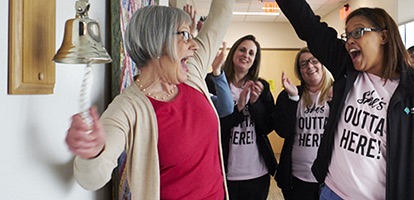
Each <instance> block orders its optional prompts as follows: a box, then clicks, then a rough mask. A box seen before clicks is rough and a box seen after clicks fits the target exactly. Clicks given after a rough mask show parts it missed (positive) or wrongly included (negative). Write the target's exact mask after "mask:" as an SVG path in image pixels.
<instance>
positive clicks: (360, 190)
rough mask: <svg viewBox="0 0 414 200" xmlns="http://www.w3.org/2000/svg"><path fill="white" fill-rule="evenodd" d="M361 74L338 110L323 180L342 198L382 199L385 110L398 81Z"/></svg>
mask: <svg viewBox="0 0 414 200" xmlns="http://www.w3.org/2000/svg"><path fill="white" fill-rule="evenodd" d="M384 83H385V82H384V81H383V80H381V78H380V77H378V76H376V75H373V74H368V73H364V72H362V73H360V74H359V75H358V77H357V79H356V81H355V83H354V85H356V87H353V88H352V89H351V91H350V92H349V94H348V96H347V98H346V100H345V104H344V105H345V107H344V109H343V111H342V113H341V116H340V119H339V122H338V128H337V130H336V131H337V133H336V134H335V141H334V142H335V144H334V149H333V154H332V160H331V164H330V166H329V172H328V176H327V178H326V180H325V183H326V184H327V185H328V187H329V188H331V189H332V190H333V191H334V192H335V193H336V194H338V195H339V196H340V197H342V198H343V199H376V200H378V199H385V181H386V159H387V157H386V135H387V132H386V130H387V129H386V128H387V121H386V116H387V109H388V104H389V102H390V98H391V96H392V94H393V93H394V91H395V89H396V88H397V86H398V83H399V80H392V81H391V80H388V81H387V82H386V84H385V85H384Z"/></svg>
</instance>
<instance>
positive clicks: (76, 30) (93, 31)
mask: <svg viewBox="0 0 414 200" xmlns="http://www.w3.org/2000/svg"><path fill="white" fill-rule="evenodd" d="M89 7H90V4H89V1H88V0H78V1H76V5H75V8H76V18H74V19H69V20H67V21H66V24H65V33H64V38H63V41H62V45H61V47H60V48H59V50H58V51H57V53H56V55H55V56H54V58H53V61H55V62H57V63H66V64H86V63H88V64H97V63H110V62H112V59H111V57H110V56H109V54H108V52H107V51H106V49H105V47H104V46H103V44H102V40H101V34H100V31H99V30H100V29H99V24H98V22H97V21H95V20H93V19H90V18H89V16H88V11H89Z"/></svg>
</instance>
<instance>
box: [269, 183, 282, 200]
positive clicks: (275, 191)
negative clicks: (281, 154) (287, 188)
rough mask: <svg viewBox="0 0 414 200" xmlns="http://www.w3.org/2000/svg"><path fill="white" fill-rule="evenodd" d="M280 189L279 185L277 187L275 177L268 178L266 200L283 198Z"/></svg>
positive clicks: (280, 199)
mask: <svg viewBox="0 0 414 200" xmlns="http://www.w3.org/2000/svg"><path fill="white" fill-rule="evenodd" d="M284 199H285V198H283V194H282V191H281V190H280V188H279V187H277V185H276V182H275V179H274V178H271V179H270V190H269V195H268V196H267V200H284Z"/></svg>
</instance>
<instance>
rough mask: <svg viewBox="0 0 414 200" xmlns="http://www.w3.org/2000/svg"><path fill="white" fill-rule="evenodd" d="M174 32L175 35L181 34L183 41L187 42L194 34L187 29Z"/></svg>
mask: <svg viewBox="0 0 414 200" xmlns="http://www.w3.org/2000/svg"><path fill="white" fill-rule="evenodd" d="M175 34H177V35H180V34H181V35H183V40H184V43H187V42H188V40H189V39H193V38H194V36H193V35H192V34H191V33H190V32H188V31H179V32H176V33H175Z"/></svg>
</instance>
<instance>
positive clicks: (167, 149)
mask: <svg viewBox="0 0 414 200" xmlns="http://www.w3.org/2000/svg"><path fill="white" fill-rule="evenodd" d="M177 88H178V90H179V93H178V95H177V97H176V98H175V99H174V100H172V101H170V102H162V101H157V100H155V99H152V98H149V99H150V101H151V103H152V105H153V106H154V110H155V113H156V116H157V123H158V154H159V161H160V173H161V179H160V191H161V197H160V199H188V200H192V199H215V200H222V199H224V194H225V193H224V178H223V174H222V170H221V165H220V157H219V156H220V152H219V140H218V122H217V117H216V114H215V113H214V110H213V108H212V106H211V105H210V103H209V102H208V100H207V99H206V97H205V96H204V95H203V94H202V93H201V92H199V91H198V90H196V89H194V88H192V87H190V86H188V85H186V84H179V85H178V86H177ZM184 94H186V95H184ZM188 96H191V98H188ZM143 117H145V116H143ZM137 134H140V133H137Z"/></svg>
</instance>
